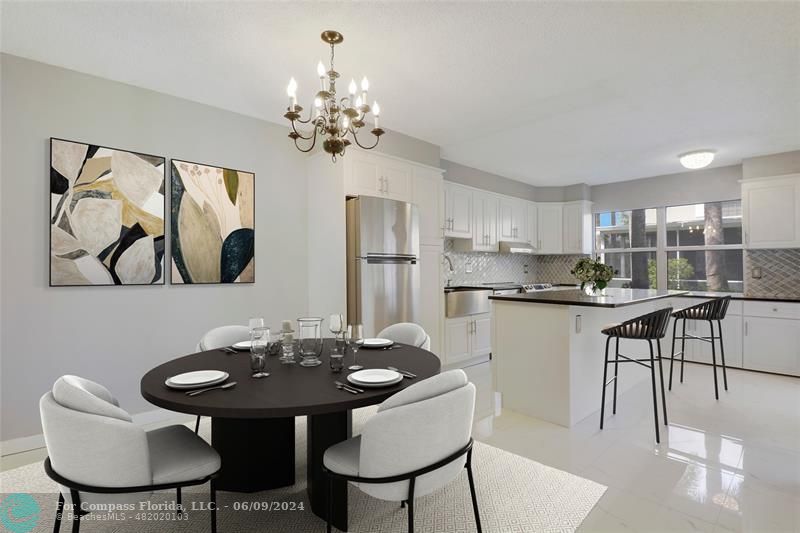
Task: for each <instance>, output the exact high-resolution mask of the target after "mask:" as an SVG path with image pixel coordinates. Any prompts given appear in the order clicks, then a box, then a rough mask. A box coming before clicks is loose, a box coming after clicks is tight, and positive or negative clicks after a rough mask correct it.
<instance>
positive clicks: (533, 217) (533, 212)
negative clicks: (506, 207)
mask: <svg viewBox="0 0 800 533" xmlns="http://www.w3.org/2000/svg"><path fill="white" fill-rule="evenodd" d="M527 204H528V205H527V209H526V210H525V213H526V215H527V219H528V220H527V226H528V235H527V237H528V242H529V243H531V247H532V248H533V251H534V252H537V253H538V252H539V245H540V243H541V240H540V239H539V204H536V203H534V202H527Z"/></svg>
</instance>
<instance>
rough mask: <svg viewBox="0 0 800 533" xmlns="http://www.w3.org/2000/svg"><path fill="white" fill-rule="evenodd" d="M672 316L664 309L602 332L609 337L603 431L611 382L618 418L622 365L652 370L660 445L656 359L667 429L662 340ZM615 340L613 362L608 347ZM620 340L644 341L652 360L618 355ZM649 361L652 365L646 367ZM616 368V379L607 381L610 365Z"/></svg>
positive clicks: (603, 405)
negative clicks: (607, 392) (610, 359)
mask: <svg viewBox="0 0 800 533" xmlns="http://www.w3.org/2000/svg"><path fill="white" fill-rule="evenodd" d="M670 313H672V308H671V307H665V308H664V309H659V310H658V311H654V312H652V313H648V314H646V315H642V316H638V317H636V318H632V319H630V320H628V321H625V322H622V323H621V324H611V325H608V326H606V327H605V328H603V330H602V333H603V335H607V336H608V338H607V339H606V362H605V366H604V367H603V399H602V403H601V405H600V429H603V418H604V415H605V408H606V387H608V386H609V385H610V384H611V382H614V406H613V411H612V414H617V378H618V376H619V365H620V363H636V364H639V365H642V366H643V367H646V368H649V369H650V378H651V385H652V388H653V416H654V418H655V426H656V442H661V438H660V435H659V433H658V399H657V395H656V359H657V360H658V374H659V376H660V380H661V404H662V407H663V408H664V425H667V397H666V394H665V393H664V369H663V367H662V365H661V339H663V338H664V336H665V335H666V334H667V325H668V324H669V316H670ZM612 338H613V339H616V342H617V349H616V354H615V357H614V360H613V361H609V359H608V347H609V345H610V344H611V339H612ZM620 339H637V340H645V341H647V344H648V345H649V346H650V358H649V359H635V358H633V357H628V356H626V355H622V354H621V353H619V340H620ZM653 341H656V346H657V347H658V357H655V355H654V354H653ZM648 361H649V363H650V364H647V362H648ZM610 364H613V365H614V377H613V378H611V379H608V365H610Z"/></svg>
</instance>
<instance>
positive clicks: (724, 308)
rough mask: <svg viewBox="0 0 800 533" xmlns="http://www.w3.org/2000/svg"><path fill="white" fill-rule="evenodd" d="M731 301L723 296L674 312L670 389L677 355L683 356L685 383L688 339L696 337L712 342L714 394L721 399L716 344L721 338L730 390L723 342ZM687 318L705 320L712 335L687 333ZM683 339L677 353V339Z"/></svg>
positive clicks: (696, 338) (720, 342)
mask: <svg viewBox="0 0 800 533" xmlns="http://www.w3.org/2000/svg"><path fill="white" fill-rule="evenodd" d="M730 303H731V297H730V296H723V297H722V298H714V299H713V300H708V301H707V302H703V303H701V304H697V305H693V306H691V307H686V308H684V309H679V310H677V311H675V312H674V313H672V318H674V319H675V321H674V322H673V324H672V352H671V353H672V356H671V357H670V363H669V390H672V367H673V366H674V365H675V356H677V355H680V356H681V383H683V361H684V353H685V352H686V339H694V340H698V341H703V342H710V343H711V366H712V367H713V368H714V396H715V397H716V398H717V400H719V387H718V385H717V350H716V345H715V344H714V341H715V340H719V352H720V355H721V356H722V381H723V384H724V385H725V390H728V373H727V372H726V368H725V345H724V343H723V342H722V321H723V320H724V319H725V314H726V313H727V312H728V305H730ZM679 320H683V329H682V333H681V336H680V337H679V336H677V330H678V321H679ZM687 320H705V321H707V322H708V325H709V326H710V327H711V336H710V337H698V336H697V335H691V334H689V335H687V334H686V321H687ZM714 321H716V322H717V328H718V330H719V331H718V333H719V335H718V336H714ZM677 339H681V351H680V352H678V353H675V340H677Z"/></svg>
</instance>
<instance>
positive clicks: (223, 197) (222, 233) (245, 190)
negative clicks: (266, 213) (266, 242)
mask: <svg viewBox="0 0 800 533" xmlns="http://www.w3.org/2000/svg"><path fill="white" fill-rule="evenodd" d="M170 170H171V174H172V179H171V184H172V192H171V217H172V218H171V225H170V228H171V236H170V238H171V245H172V246H171V247H172V269H171V275H170V280H171V282H172V283H176V284H183V283H253V282H255V233H254V230H255V174H253V173H252V172H243V171H241V170H232V169H229V168H221V167H214V166H208V165H201V164H199V163H190V162H188V161H179V160H175V159H173V160H172V164H171V166H170Z"/></svg>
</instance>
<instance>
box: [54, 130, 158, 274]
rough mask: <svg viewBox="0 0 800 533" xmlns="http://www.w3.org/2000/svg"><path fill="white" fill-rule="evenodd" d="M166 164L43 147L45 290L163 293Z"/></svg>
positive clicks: (64, 145)
mask: <svg viewBox="0 0 800 533" xmlns="http://www.w3.org/2000/svg"><path fill="white" fill-rule="evenodd" d="M165 170H166V169H165V159H164V158H163V157H160V156H155V155H149V154H142V153H137V152H130V151H127V150H119V149H116V148H107V147H104V146H99V145H94V144H86V143H80V142H74V141H67V140H64V139H56V138H51V139H50V286H51V287H62V286H71V285H79V286H86V285H154V284H158V285H163V284H164V277H165V276H164V211H165V207H166V206H165V195H164V182H165Z"/></svg>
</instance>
